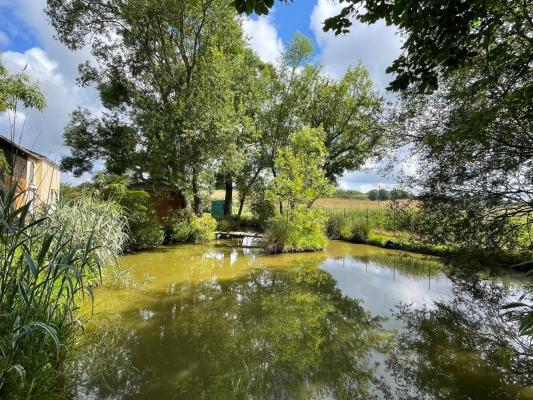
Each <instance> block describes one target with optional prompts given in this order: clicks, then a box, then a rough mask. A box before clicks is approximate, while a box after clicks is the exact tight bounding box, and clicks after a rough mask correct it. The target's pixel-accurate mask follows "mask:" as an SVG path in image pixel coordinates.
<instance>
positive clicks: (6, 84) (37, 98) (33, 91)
mask: <svg viewBox="0 0 533 400" xmlns="http://www.w3.org/2000/svg"><path fill="white" fill-rule="evenodd" d="M19 102H20V103H22V105H23V106H24V107H26V108H35V109H37V110H40V111H42V110H43V109H44V108H45V107H46V100H45V98H44V96H43V94H42V93H41V91H40V89H39V87H38V86H36V85H33V84H31V83H30V81H29V78H28V76H27V75H26V74H24V73H18V74H10V73H9V72H8V71H7V69H6V68H5V67H4V66H3V65H2V63H1V60H0V112H4V111H11V112H14V111H16V110H17V106H18V103H19Z"/></svg>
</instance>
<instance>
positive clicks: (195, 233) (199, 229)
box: [166, 209, 217, 243]
mask: <svg viewBox="0 0 533 400" xmlns="http://www.w3.org/2000/svg"><path fill="white" fill-rule="evenodd" d="M166 223H167V224H168V225H167V240H168V241H169V242H171V243H203V242H207V241H209V240H212V239H214V238H215V230H216V228H217V221H216V220H215V219H214V218H213V217H212V216H211V214H207V213H206V214H203V215H202V216H201V217H198V216H197V215H196V214H194V213H193V212H192V211H191V210H189V209H186V210H179V211H177V212H175V213H174V214H173V215H172V216H171V217H169V218H168V219H167V221H166Z"/></svg>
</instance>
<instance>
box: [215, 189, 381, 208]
mask: <svg viewBox="0 0 533 400" xmlns="http://www.w3.org/2000/svg"><path fill="white" fill-rule="evenodd" d="M225 193H226V192H225V191H224V190H215V191H214V192H213V194H212V195H211V200H224V195H225ZM238 198H239V192H237V191H236V190H234V191H233V201H234V202H236V201H237V199H238ZM315 204H316V205H317V206H320V207H325V208H381V207H387V206H388V205H389V204H390V201H380V202H379V203H378V202H377V201H372V200H355V199H335V198H325V199H318V200H317V201H316V202H315Z"/></svg>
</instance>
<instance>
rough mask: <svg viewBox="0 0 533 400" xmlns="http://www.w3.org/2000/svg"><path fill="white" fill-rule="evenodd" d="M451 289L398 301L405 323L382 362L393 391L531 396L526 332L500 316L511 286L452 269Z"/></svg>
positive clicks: (532, 373) (532, 369)
mask: <svg viewBox="0 0 533 400" xmlns="http://www.w3.org/2000/svg"><path fill="white" fill-rule="evenodd" d="M450 278H451V280H452V282H453V287H452V296H451V299H450V300H447V301H437V302H435V303H434V304H432V305H431V307H430V306H423V307H413V306H412V305H407V304H402V305H399V306H398V307H397V309H396V311H395V314H394V317H395V318H396V319H398V320H399V321H401V322H402V323H403V328H404V329H405V330H402V331H401V333H400V334H399V335H398V337H397V341H396V344H395V346H394V351H393V354H392V355H391V356H390V358H389V360H388V362H387V364H388V367H389V369H390V371H391V373H392V375H393V377H394V378H395V382H396V385H397V391H396V396H395V397H397V398H399V399H480V400H485V399H533V347H532V342H531V339H528V338H527V337H525V336H522V337H521V336H518V335H517V327H516V326H515V325H514V324H512V323H509V321H508V320H507V319H505V318H504V317H502V315H501V312H500V309H499V307H500V305H501V304H504V303H505V302H506V301H508V299H509V298H511V297H513V289H512V287H509V286H506V285H503V284H501V283H496V282H494V281H483V280H480V279H479V278H478V277H476V276H472V275H467V276H465V275H464V274H461V275H456V274H452V275H451V277H450Z"/></svg>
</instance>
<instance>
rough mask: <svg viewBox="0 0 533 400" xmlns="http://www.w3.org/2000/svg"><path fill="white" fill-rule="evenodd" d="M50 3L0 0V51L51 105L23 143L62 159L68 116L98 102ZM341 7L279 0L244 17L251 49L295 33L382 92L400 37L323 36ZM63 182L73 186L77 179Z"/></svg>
mask: <svg viewBox="0 0 533 400" xmlns="http://www.w3.org/2000/svg"><path fill="white" fill-rule="evenodd" d="M45 4H46V0H16V1H13V0H0V51H1V52H2V62H3V63H4V64H5V65H6V67H7V68H8V69H10V70H12V71H20V70H22V69H24V68H26V73H27V74H28V75H29V76H30V77H31V78H32V79H33V80H35V81H37V82H38V83H39V85H40V86H41V87H42V89H43V91H44V93H45V95H46V96H47V99H48V108H47V109H46V110H45V111H44V112H43V113H38V112H35V111H28V112H21V113H20V115H19V116H18V122H19V123H18V124H17V125H18V126H19V128H20V127H21V126H23V127H24V129H23V130H22V129H19V131H18V134H19V135H21V136H22V142H23V144H25V145H26V146H28V147H32V148H34V149H35V150H38V151H40V152H42V153H44V154H47V155H48V156H49V157H50V158H53V159H56V160H59V159H60V158H61V157H62V156H64V155H66V154H68V149H67V148H66V147H65V146H64V145H63V139H62V132H63V128H64V126H65V124H66V123H67V122H68V115H69V113H70V112H71V111H72V110H73V109H75V108H76V107H77V106H82V107H87V108H89V109H90V110H92V111H94V112H99V111H100V110H101V105H100V103H99V100H98V96H97V94H96V92H95V91H94V89H90V88H79V87H78V86H77V85H76V82H75V80H76V77H77V66H78V65H79V64H80V63H82V62H84V61H85V60H87V59H89V60H90V59H91V58H92V57H91V54H90V52H89V50H88V49H82V50H81V51H78V52H71V51H69V50H68V49H67V48H65V46H63V45H62V44H60V43H58V42H57V41H56V40H55V39H54V38H53V34H54V32H53V28H52V27H50V26H49V24H48V22H47V20H46V16H45V15H44V13H43V11H42V10H43V9H44V7H45ZM339 9H340V6H339V4H338V3H337V2H336V1H332V0H296V1H295V2H293V3H289V4H281V3H278V2H277V4H276V6H275V7H274V10H273V12H271V14H270V15H269V16H267V17H260V18H257V17H255V16H253V17H251V18H249V19H246V20H244V21H243V30H244V31H245V35H246V36H247V38H248V39H249V42H250V46H251V47H252V48H253V49H254V50H255V51H256V52H257V53H258V54H259V56H260V57H261V58H263V59H264V60H265V61H271V62H275V60H276V59H277V58H278V57H279V54H280V52H281V51H282V49H283V46H284V45H285V44H287V43H288V42H289V41H290V38H291V37H292V35H293V34H294V33H295V32H301V33H303V34H305V35H306V36H308V37H309V38H310V39H311V40H312V42H313V44H314V48H315V61H316V62H319V63H320V64H322V65H323V67H324V71H325V73H327V74H328V75H330V76H332V77H334V78H339V77H341V76H342V74H343V73H344V71H345V70H346V69H347V68H348V66H350V65H352V64H354V63H356V62H358V61H362V62H363V64H364V65H365V66H366V67H367V68H368V69H369V71H370V75H371V77H372V79H373V80H374V82H375V85H376V88H377V89H378V90H380V91H382V93H385V87H386V85H387V83H388V82H389V80H390V78H391V77H390V76H387V75H386V74H385V68H386V67H387V66H388V65H390V63H391V62H392V60H394V58H396V57H397V56H398V54H399V52H400V46H401V41H400V38H399V37H398V36H397V35H396V33H395V31H394V30H393V29H392V28H390V27H386V26H385V25H384V24H376V25H373V26H366V25H362V24H360V23H354V26H353V27H352V31H351V33H350V34H349V35H347V36H339V37H336V36H335V35H334V34H332V33H324V32H323V31H322V22H323V21H324V19H325V18H327V17H328V16H331V15H334V14H336V13H337V12H338V10H339ZM21 121H24V123H20V122H21ZM8 127H9V120H8V118H7V116H6V115H5V114H4V115H0V132H3V133H6V132H8ZM65 178H66V179H67V180H70V181H73V179H72V177H69V176H65ZM87 178H88V177H85V179H87ZM393 182H394V179H393V178H392V177H382V176H380V175H379V174H378V173H377V172H376V171H373V172H372V171H371V172H362V171H358V172H351V173H347V174H346V175H345V176H344V177H343V179H342V180H341V185H342V186H343V187H347V188H354V189H362V190H368V189H371V188H374V187H377V186H378V185H381V186H385V187H390V186H392V184H393Z"/></svg>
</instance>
